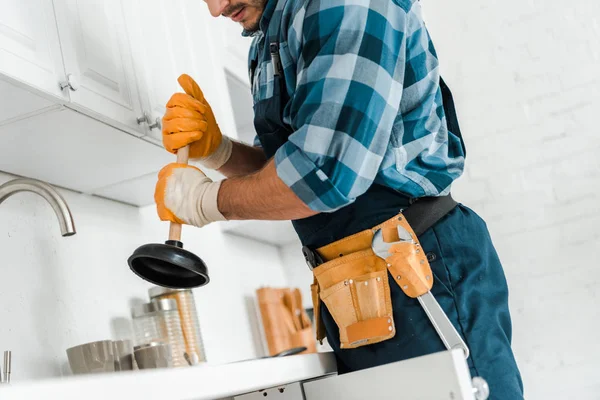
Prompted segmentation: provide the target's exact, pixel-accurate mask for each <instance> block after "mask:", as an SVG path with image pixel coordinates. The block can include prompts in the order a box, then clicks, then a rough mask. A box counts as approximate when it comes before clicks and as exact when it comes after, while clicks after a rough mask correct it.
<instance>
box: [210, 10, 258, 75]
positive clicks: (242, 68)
mask: <svg viewBox="0 0 600 400" xmlns="http://www.w3.org/2000/svg"><path fill="white" fill-rule="evenodd" d="M218 23H219V28H220V37H219V40H221V45H220V50H221V62H222V64H223V67H224V68H225V69H226V70H228V71H229V72H230V73H232V74H233V75H234V76H235V77H236V78H237V79H239V80H240V81H241V82H243V83H246V84H249V80H248V51H249V50H250V45H251V44H252V39H251V38H249V37H244V36H242V30H243V29H242V27H241V26H240V25H239V24H238V23H235V22H233V21H231V20H230V19H228V18H221V19H220V20H219V21H218Z"/></svg>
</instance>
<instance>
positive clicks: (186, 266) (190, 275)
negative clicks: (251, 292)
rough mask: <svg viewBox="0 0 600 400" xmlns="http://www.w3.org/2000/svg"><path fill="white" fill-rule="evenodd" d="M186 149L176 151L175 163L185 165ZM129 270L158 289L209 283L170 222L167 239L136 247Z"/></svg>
mask: <svg viewBox="0 0 600 400" xmlns="http://www.w3.org/2000/svg"><path fill="white" fill-rule="evenodd" d="M188 158H189V147H187V146H186V147H183V148H181V149H179V150H178V151H177V162H178V163H179V164H187V163H188ZM127 262H128V263H129V267H130V268H131V270H132V271H133V272H134V273H135V274H136V275H137V276H139V277H140V278H142V279H145V280H146V281H148V282H151V283H153V284H155V285H158V286H163V287H167V288H173V289H191V288H195V287H200V286H204V285H206V284H207V283H208V282H209V278H208V269H207V268H206V264H204V261H202V259H201V258H200V257H198V256H196V255H195V254H193V253H191V252H189V251H187V250H185V249H184V248H183V243H181V225H180V224H176V223H174V222H171V226H170V229H169V240H167V241H166V242H165V244H160V243H152V244H145V245H143V246H140V247H138V248H137V249H136V250H135V251H134V252H133V254H132V255H131V257H129V259H128V260H127Z"/></svg>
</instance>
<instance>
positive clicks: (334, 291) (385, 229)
mask: <svg viewBox="0 0 600 400" xmlns="http://www.w3.org/2000/svg"><path fill="white" fill-rule="evenodd" d="M457 204H458V203H456V201H454V200H453V199H452V197H451V196H450V195H448V196H442V197H426V198H421V199H417V200H416V201H415V202H414V203H413V204H412V205H410V206H409V207H408V208H407V209H405V210H403V211H402V212H401V213H399V214H398V215H396V216H395V217H393V218H391V219H389V220H387V221H385V222H383V223H382V224H380V225H377V226H375V227H373V228H371V229H367V230H364V231H362V232H358V233H356V234H354V235H351V236H348V237H346V238H343V239H341V240H338V241H336V242H334V243H331V244H329V245H326V246H324V247H321V248H319V249H317V250H316V251H312V250H311V249H309V248H307V247H304V248H303V249H302V251H303V253H304V257H305V258H306V261H307V263H308V265H309V267H310V268H311V270H312V272H313V275H314V282H313V284H312V285H311V293H312V301H313V306H314V320H315V329H316V333H317V340H319V341H320V342H321V343H322V341H323V339H324V338H325V329H324V326H323V323H322V321H321V312H320V306H321V301H323V302H324V303H325V305H326V306H327V309H328V310H329V312H330V313H331V315H332V317H333V319H334V320H335V322H336V324H337V326H338V328H339V332H340V347H341V348H344V349H351V348H356V347H361V346H365V345H369V344H373V343H378V342H382V341H384V340H387V339H390V338H392V337H394V335H395V334H396V328H395V326H394V318H393V310H392V302H391V298H390V283H389V279H388V276H389V275H388V272H389V273H390V275H391V276H392V278H393V280H394V281H395V282H396V284H398V285H399V286H400V288H401V289H402V291H403V292H404V293H405V294H406V295H407V296H409V297H413V298H416V297H418V296H421V295H422V294H424V293H427V292H429V290H430V289H431V287H432V285H433V274H432V271H431V267H430V266H429V262H428V261H427V257H426V255H425V252H424V251H423V250H422V249H421V245H420V243H419V240H418V236H419V235H421V234H422V233H423V232H425V231H426V230H427V229H429V228H430V227H431V226H433V225H434V224H435V223H436V222H437V221H439V220H440V219H441V218H442V217H443V216H444V215H446V214H448V213H449V212H450V211H451V210H452V209H454V207H456V205H457ZM399 227H400V228H403V229H398V228H399ZM398 232H407V233H408V235H410V238H399V237H398ZM376 235H382V236H383V242H388V243H394V244H393V245H392V246H391V247H390V248H389V256H387V257H386V258H385V259H384V258H382V257H380V256H378V255H377V254H376V253H375V252H374V251H373V248H372V246H373V244H374V238H375V237H376ZM386 254H387V253H386Z"/></svg>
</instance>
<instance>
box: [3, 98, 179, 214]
mask: <svg viewBox="0 0 600 400" xmlns="http://www.w3.org/2000/svg"><path fill="white" fill-rule="evenodd" d="M57 107H59V108H58V109H50V110H49V111H46V112H43V113H39V114H36V115H34V116H31V117H29V118H25V119H21V120H18V121H15V122H12V123H9V124H4V125H1V126H0V143H2V145H0V171H5V172H8V173H11V174H14V175H20V176H26V177H31V178H35V179H40V180H43V181H46V182H49V183H51V184H53V185H57V186H61V187H64V188H67V189H73V190H76V191H79V192H83V193H89V194H94V193H96V192H97V191H98V189H99V188H105V187H108V186H111V185H114V184H116V183H119V182H124V181H129V180H132V179H135V178H137V177H140V176H143V175H147V174H150V173H156V172H157V171H159V170H160V169H161V168H162V167H163V166H164V165H165V164H167V163H169V162H171V161H172V160H173V157H172V156H171V155H170V154H169V153H167V152H166V151H164V150H163V149H161V148H159V147H157V146H154V145H152V144H149V143H146V142H144V141H142V140H140V139H138V138H135V137H133V136H131V135H127V134H125V133H123V132H122V131H120V130H118V129H115V128H113V127H111V126H108V125H106V124H103V123H101V122H98V121H97V120H95V119H93V118H90V117H88V116H86V115H84V114H82V113H79V112H77V111H74V110H71V109H69V108H67V107H64V106H57ZM15 133H18V134H15ZM154 177H156V175H154ZM155 183H156V179H153V180H152V179H151V180H149V181H147V182H144V184H145V186H143V185H136V186H129V187H128V186H126V185H124V186H123V187H122V188H121V191H120V192H119V191H117V192H115V191H113V193H112V194H114V195H115V197H111V196H110V195H111V193H108V194H107V195H106V197H110V198H115V199H116V200H121V201H127V200H128V199H131V202H135V201H136V199H138V198H139V197H140V196H137V197H136V194H137V193H129V194H128V193H123V192H124V191H128V190H129V191H139V192H140V193H142V194H143V193H149V192H151V191H153V190H154V185H155ZM146 204H147V203H146ZM138 205H139V204H138Z"/></svg>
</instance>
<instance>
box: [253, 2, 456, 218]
mask: <svg viewBox="0 0 600 400" xmlns="http://www.w3.org/2000/svg"><path fill="white" fill-rule="evenodd" d="M420 12H421V8H420V4H419V2H418V1H416V0H385V1H384V0H370V1H369V0H268V3H267V5H266V8H265V12H264V14H263V17H262V19H261V22H260V30H259V31H258V32H256V33H255V34H254V36H255V38H254V41H253V43H252V47H251V49H250V57H249V58H250V61H252V60H253V59H256V60H257V62H258V63H257V67H256V70H255V73H254V81H253V82H252V94H253V98H254V102H255V103H256V102H258V101H261V100H264V99H268V98H269V97H271V96H272V95H273V79H274V76H273V66H272V63H271V58H270V52H269V39H266V37H267V38H268V37H271V38H273V37H276V38H278V41H279V44H280V50H279V53H280V58H281V63H282V67H283V75H284V78H285V82H286V87H287V91H288V95H289V98H290V101H289V102H288V104H287V105H286V107H285V109H284V115H283V119H284V122H285V123H287V124H289V125H290V126H291V127H292V129H293V131H294V132H293V133H292V134H291V135H290V136H289V138H288V141H287V142H286V143H285V144H284V145H283V146H282V147H280V148H279V150H278V151H277V153H276V154H275V163H276V167H277V173H278V176H279V177H280V178H281V179H282V180H283V182H285V183H286V184H287V185H288V186H289V187H290V188H291V189H292V190H293V191H294V192H295V193H296V194H297V195H298V197H300V199H302V200H303V201H304V202H305V203H306V204H307V205H308V206H309V207H310V208H311V209H313V210H315V211H319V212H332V211H335V210H337V209H339V208H341V207H343V206H345V205H348V204H350V203H352V202H353V201H354V200H355V199H356V197H358V196H360V195H361V194H363V193H365V192H366V191H367V189H369V187H370V186H371V185H372V184H373V183H377V184H380V185H385V186H388V187H391V188H393V189H395V190H397V191H398V192H400V193H402V194H404V195H406V196H408V197H413V198H416V197H422V196H439V195H445V194H447V193H448V192H449V191H450V185H451V183H452V181H454V180H455V179H456V178H458V177H459V176H460V175H461V174H462V171H463V167H464V154H463V150H462V147H461V144H460V139H459V138H458V137H457V136H456V135H454V134H453V133H452V132H449V131H448V129H447V126H446V117H445V113H444V109H443V106H442V96H441V91H440V87H439V69H438V59H437V55H436V53H435V50H434V47H433V44H432V42H431V39H430V37H429V33H428V32H427V29H426V28H425V24H424V23H423V19H422V17H421V14H420Z"/></svg>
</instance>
